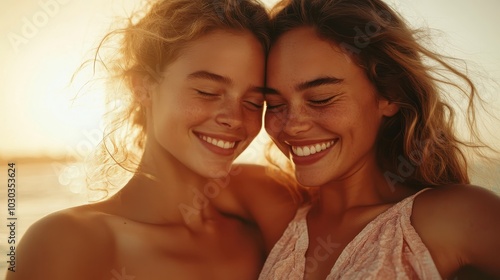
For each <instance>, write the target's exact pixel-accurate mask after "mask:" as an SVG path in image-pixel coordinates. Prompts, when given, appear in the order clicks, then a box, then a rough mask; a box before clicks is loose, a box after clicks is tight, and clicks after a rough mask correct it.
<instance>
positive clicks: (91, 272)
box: [7, 205, 113, 280]
mask: <svg viewBox="0 0 500 280" xmlns="http://www.w3.org/2000/svg"><path fill="white" fill-rule="evenodd" d="M98 217H99V215H98V214H97V213H95V210H93V208H92V207H89V206H87V205H85V206H79V207H74V208H69V209H66V210H62V211H59V212H55V213H53V214H50V215H48V216H46V217H44V218H42V219H41V220H39V221H37V222H36V223H34V224H33V225H32V226H31V227H30V228H29V229H28V230H27V232H26V233H25V234H24V236H23V237H22V239H21V241H20V243H19V246H17V248H16V256H17V267H16V271H15V272H8V273H7V279H8V280H14V279H51V280H58V279H100V278H99V277H100V276H99V274H100V271H102V269H104V268H105V267H107V264H108V263H109V262H110V261H111V260H112V258H111V255H112V253H113V250H112V246H113V245H112V244H113V242H111V241H112V240H111V238H112V235H111V234H110V232H109V231H108V230H107V227H106V226H105V224H104V223H101V222H100V219H99V218H98Z"/></svg>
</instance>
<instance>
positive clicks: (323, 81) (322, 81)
mask: <svg viewBox="0 0 500 280" xmlns="http://www.w3.org/2000/svg"><path fill="white" fill-rule="evenodd" d="M343 81H344V79H340V78H335V77H328V76H327V77H320V78H316V79H314V80H310V81H305V82H302V83H300V84H298V85H296V86H295V87H294V88H295V90H296V91H304V90H306V89H310V88H315V87H319V86H324V85H337V84H340V83H342V82H343ZM264 94H266V95H273V94H279V92H278V91H277V90H276V89H273V88H269V87H268V88H265V89H264Z"/></svg>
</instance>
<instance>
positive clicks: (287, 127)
mask: <svg viewBox="0 0 500 280" xmlns="http://www.w3.org/2000/svg"><path fill="white" fill-rule="evenodd" d="M267 70H268V72H267V73H268V74H267V75H268V76H267V86H268V87H269V88H270V89H271V92H270V93H269V94H266V102H267V106H268V107H267V111H266V117H265V126H266V130H267V132H268V133H269V135H270V136H271V138H272V139H273V140H274V142H275V143H276V144H277V145H278V147H279V148H280V149H281V151H282V152H283V153H285V154H286V155H287V156H290V157H291V159H292V160H293V162H294V163H295V171H296V175H297V179H298V180H299V182H300V183H301V184H303V185H305V186H320V185H323V184H326V183H328V182H330V181H342V180H345V179H347V178H352V176H355V174H357V173H358V172H360V171H361V170H363V169H366V168H373V167H374V166H375V165H376V160H375V146H374V145H375V140H376V137H377V132H378V129H379V127H380V124H381V122H382V119H383V117H384V116H392V115H393V114H395V113H396V112H397V109H398V108H397V106H396V105H395V104H391V103H389V102H387V101H386V100H382V99H379V98H378V97H377V92H376V89H375V88H374V86H373V85H372V83H371V82H370V81H369V80H368V78H367V77H366V75H365V72H364V71H363V69H361V68H360V67H359V66H357V65H356V63H355V62H354V60H352V59H351V57H349V56H348V55H346V54H345V53H343V52H342V51H341V50H340V48H338V47H337V46H336V45H335V44H333V43H331V42H328V41H325V40H322V39H320V38H319V37H318V36H317V35H316V33H315V31H314V29H312V28H297V29H294V30H292V31H289V32H287V33H285V34H284V35H282V36H281V37H280V38H279V39H278V41H277V42H276V43H275V44H274V45H273V47H272V48H271V52H270V54H269V58H268V69H267Z"/></svg>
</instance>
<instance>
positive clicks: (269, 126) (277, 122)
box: [264, 113, 285, 138]
mask: <svg viewBox="0 0 500 280" xmlns="http://www.w3.org/2000/svg"><path fill="white" fill-rule="evenodd" d="M281 116H282V115H281V114H270V113H267V114H266V117H265V120H264V122H265V123H264V125H265V128H266V132H267V133H268V134H269V135H271V136H272V137H274V138H276V137H277V136H278V135H279V134H280V133H281V131H283V127H284V125H285V119H284V117H281Z"/></svg>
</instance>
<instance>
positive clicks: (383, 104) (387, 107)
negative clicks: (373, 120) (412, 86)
mask: <svg viewBox="0 0 500 280" xmlns="http://www.w3.org/2000/svg"><path fill="white" fill-rule="evenodd" d="M378 108H379V110H380V112H381V113H382V115H384V116H386V117H392V116H394V115H395V114H396V113H397V112H398V111H399V105H398V104H396V103H394V102H390V101H389V100H387V99H380V100H379V101H378Z"/></svg>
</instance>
